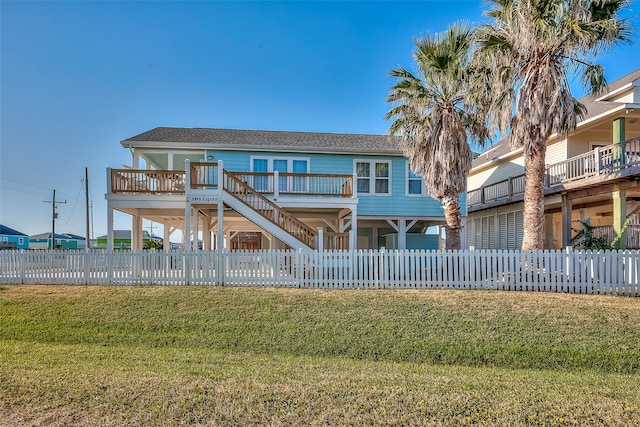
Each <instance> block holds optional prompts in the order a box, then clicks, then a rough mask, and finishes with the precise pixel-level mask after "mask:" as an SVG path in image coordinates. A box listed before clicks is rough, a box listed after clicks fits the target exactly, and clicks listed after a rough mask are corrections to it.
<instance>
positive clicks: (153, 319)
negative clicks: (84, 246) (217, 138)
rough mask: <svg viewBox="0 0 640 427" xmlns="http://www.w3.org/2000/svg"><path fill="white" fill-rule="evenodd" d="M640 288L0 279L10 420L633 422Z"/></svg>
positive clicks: (637, 396)
mask: <svg viewBox="0 0 640 427" xmlns="http://www.w3.org/2000/svg"><path fill="white" fill-rule="evenodd" d="M639 406H640V299H637V298H623V297H609V296H608V297H598V296H581V295H565V294H546V293H522V292H517V293H508V292H498V291H445V290H431V291H357V290H340V291H331V290H291V289H255V288H251V289H249V288H213V287H61V286H2V287H0V426H4V425H7V426H9V425H52V426H58V425H98V426H99V425H105V426H109V425H616V426H618V425H619V426H627V425H628V426H633V425H640V408H639Z"/></svg>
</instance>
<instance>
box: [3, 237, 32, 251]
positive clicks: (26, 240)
mask: <svg viewBox="0 0 640 427" xmlns="http://www.w3.org/2000/svg"><path fill="white" fill-rule="evenodd" d="M20 240H22V243H20ZM5 243H9V244H12V243H15V248H16V249H29V236H26V235H25V236H14V235H6V234H1V235H0V245H1V244H5Z"/></svg>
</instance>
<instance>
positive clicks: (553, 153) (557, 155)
mask: <svg viewBox="0 0 640 427" xmlns="http://www.w3.org/2000/svg"><path fill="white" fill-rule="evenodd" d="M567 154H568V153H567V140H566V139H561V140H560V141H558V142H554V143H551V144H549V145H547V158H546V160H545V163H546V164H548V165H551V164H553V163H559V162H562V161H564V160H567V159H568V155H567Z"/></svg>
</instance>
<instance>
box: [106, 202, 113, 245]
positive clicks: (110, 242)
mask: <svg viewBox="0 0 640 427" xmlns="http://www.w3.org/2000/svg"><path fill="white" fill-rule="evenodd" d="M107 249H108V250H110V251H112V250H113V208H112V207H111V202H107Z"/></svg>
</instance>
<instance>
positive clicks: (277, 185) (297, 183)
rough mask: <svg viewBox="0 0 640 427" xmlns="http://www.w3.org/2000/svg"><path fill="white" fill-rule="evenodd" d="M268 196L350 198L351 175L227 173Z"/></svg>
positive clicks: (351, 194)
mask: <svg viewBox="0 0 640 427" xmlns="http://www.w3.org/2000/svg"><path fill="white" fill-rule="evenodd" d="M228 173H231V174H233V175H235V176H236V177H237V178H238V179H240V180H242V181H244V182H246V183H247V184H248V185H250V186H251V187H252V188H253V189H254V190H256V191H258V192H259V193H261V194H268V195H274V196H276V197H277V196H279V195H303V196H330V197H347V198H348V197H352V196H353V175H340V174H337V175H336V174H303V173H289V172H228Z"/></svg>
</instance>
